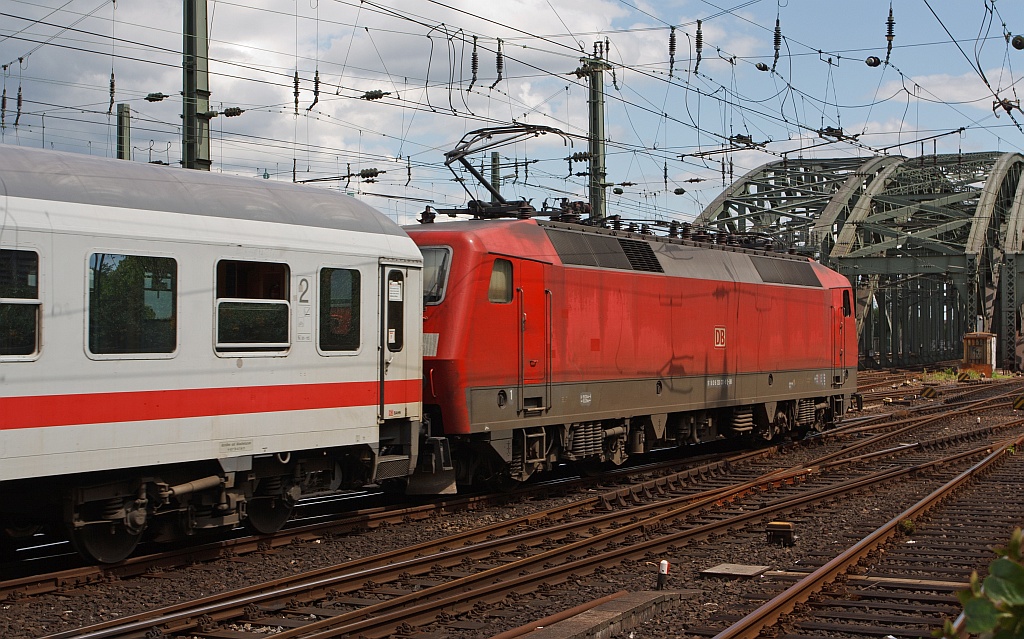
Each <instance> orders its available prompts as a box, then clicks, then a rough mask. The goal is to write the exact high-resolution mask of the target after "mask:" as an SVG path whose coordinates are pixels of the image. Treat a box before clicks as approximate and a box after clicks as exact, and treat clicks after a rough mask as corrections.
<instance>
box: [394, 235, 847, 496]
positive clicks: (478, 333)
mask: <svg viewBox="0 0 1024 639" xmlns="http://www.w3.org/2000/svg"><path fill="white" fill-rule="evenodd" d="M406 230H407V231H408V232H409V235H410V236H411V237H412V238H413V240H414V241H415V242H416V244H417V245H418V246H419V247H420V250H421V251H422V252H423V257H424V285H423V290H424V303H425V306H424V361H423V375H424V379H423V402H424V407H423V408H424V414H425V421H426V422H427V428H428V434H429V435H431V436H433V437H437V438H441V437H445V438H447V441H448V442H449V443H450V445H451V446H452V450H451V454H452V457H453V458H454V459H455V460H456V464H455V465H456V473H457V474H458V480H459V482H460V483H470V482H472V481H479V480H481V479H485V478H486V479H502V480H513V481H523V480H526V479H527V478H529V477H530V476H531V475H532V474H533V473H534V472H537V471H541V470H547V469H551V468H552V467H554V466H555V465H557V464H560V463H563V462H570V461H571V462H577V463H583V464H585V465H588V464H589V465H595V464H604V463H608V462H610V463H614V464H618V463H621V462H623V461H624V460H625V459H626V458H627V457H628V456H630V455H633V454H640V453H644V452H647V451H650V450H652V449H655V448H659V447H667V446H678V445H684V444H691V443H698V442H704V441H710V440H714V439H718V438H722V437H732V436H743V435H749V436H759V437H763V438H771V437H774V436H776V435H779V434H785V433H791V432H792V433H800V432H806V431H809V430H818V429H823V428H826V427H828V426H830V425H832V424H833V423H834V422H835V421H837V420H838V419H839V418H840V417H841V416H842V415H843V413H844V411H845V409H846V407H847V403H848V400H849V398H850V396H851V394H852V393H853V392H854V391H855V389H856V363H857V357H856V348H857V341H856V340H857V336H856V329H855V323H854V320H853V318H852V317H851V309H852V292H851V289H850V284H849V282H848V281H847V280H846V278H844V277H843V276H841V275H839V274H837V273H835V272H833V271H831V270H829V269H827V268H826V267H824V266H822V265H820V264H818V263H816V262H814V261H812V260H809V259H807V258H801V257H797V256H793V255H783V254H778V253H772V252H769V251H765V250H756V249H749V248H739V247H733V246H720V245H716V244H714V243H711V242H706V241H701V242H698V241H693V240H692V239H683V238H679V237H675V238H671V237H655V236H653V235H650V234H646V233H638V232H626V231H621V230H620V231H616V230H612V229H607V228H597V227H593V226H585V225H580V224H567V223H561V222H553V221H551V222H549V221H540V220H535V219H517V220H507V219H506V220H474V221H462V222H450V223H439V224H424V225H421V226H418V227H413V228H407V229H406ZM701 239H709V238H701ZM435 441H443V440H435ZM435 466H436V465H435Z"/></svg>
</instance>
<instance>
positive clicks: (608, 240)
mask: <svg viewBox="0 0 1024 639" xmlns="http://www.w3.org/2000/svg"><path fill="white" fill-rule="evenodd" d="M544 231H545V232H546V233H547V234H548V238H549V239H550V240H551V244H552V246H554V247H555V251H556V252H557V253H558V257H559V258H561V260H562V263H563V264H574V265H577V266H597V267H600V268H613V269H618V270H622V271H647V272H650V273H664V269H662V268H661V264H660V263H659V262H658V258H657V256H656V255H655V254H654V250H653V249H652V248H651V245H650V244H648V243H647V242H644V241H641V240H627V239H623V238H617V237H611V236H608V235H596V234H594V235H591V234H586V233H577V232H574V231H563V230H561V229H544Z"/></svg>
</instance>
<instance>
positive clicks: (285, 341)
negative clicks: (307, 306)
mask: <svg viewBox="0 0 1024 639" xmlns="http://www.w3.org/2000/svg"><path fill="white" fill-rule="evenodd" d="M288 281H289V278H288V265H287V264H279V263H276V262H244V261H240V260H221V261H220V262H218V263H217V344H216V350H217V352H221V353H223V352H230V353H236V352H238V351H255V352H263V351H282V350H286V349H287V348H288V347H289V346H290V342H289V333H288V318H289V317H290V313H289V305H288Z"/></svg>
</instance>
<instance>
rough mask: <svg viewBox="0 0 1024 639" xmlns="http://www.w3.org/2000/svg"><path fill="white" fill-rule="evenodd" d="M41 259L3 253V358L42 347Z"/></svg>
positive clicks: (0, 340)
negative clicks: (40, 313) (40, 322)
mask: <svg viewBox="0 0 1024 639" xmlns="http://www.w3.org/2000/svg"><path fill="white" fill-rule="evenodd" d="M38 331H39V256H38V255H37V254H36V253H35V252H34V251H17V250H13V249H2V250H0V356H3V355H32V354H33V353H35V352H36V350H37V349H38V345H39V339H38Z"/></svg>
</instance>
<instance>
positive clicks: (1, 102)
mask: <svg viewBox="0 0 1024 639" xmlns="http://www.w3.org/2000/svg"><path fill="white" fill-rule="evenodd" d="M6 119H7V87H4V95H3V97H2V98H0V129H2V128H5V127H6V126H7V125H6V123H5V122H4V120H6Z"/></svg>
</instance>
